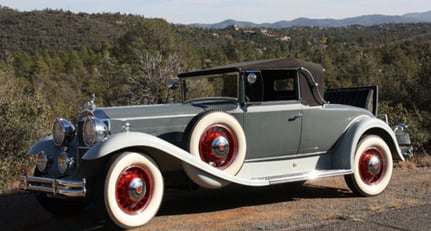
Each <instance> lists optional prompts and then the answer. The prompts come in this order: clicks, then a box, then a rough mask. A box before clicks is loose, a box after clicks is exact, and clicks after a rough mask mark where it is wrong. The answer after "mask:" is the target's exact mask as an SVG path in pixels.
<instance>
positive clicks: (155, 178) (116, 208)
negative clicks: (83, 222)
mask: <svg viewBox="0 0 431 231" xmlns="http://www.w3.org/2000/svg"><path fill="white" fill-rule="evenodd" d="M163 187H164V186H163V177H162V175H161V173H160V171H159V169H158V168H157V165H156V164H155V163H154V162H153V160H151V158H150V157H148V156H146V155H142V154H139V153H129V152H126V153H123V154H122V155H120V156H118V157H117V158H116V159H115V160H114V161H113V162H112V164H111V165H110V167H109V170H108V174H107V177H106V180H105V190H104V196H105V207H106V210H107V212H108V214H109V216H110V217H111V219H112V220H113V221H114V222H115V223H116V224H117V225H118V226H120V227H122V228H126V229H129V228H133V227H137V226H141V225H144V224H145V223H147V222H148V221H149V220H150V219H151V218H153V217H154V216H155V215H156V213H157V211H158V209H159V206H160V204H161V201H162V197H163V189H164V188H163Z"/></svg>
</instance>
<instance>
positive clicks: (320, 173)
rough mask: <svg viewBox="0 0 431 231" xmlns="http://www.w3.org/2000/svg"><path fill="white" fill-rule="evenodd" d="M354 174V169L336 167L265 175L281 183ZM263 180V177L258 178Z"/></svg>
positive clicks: (276, 182) (268, 178) (275, 182)
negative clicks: (270, 175)
mask: <svg viewBox="0 0 431 231" xmlns="http://www.w3.org/2000/svg"><path fill="white" fill-rule="evenodd" d="M349 174H353V170H351V169H336V170H315V171H312V172H304V173H297V174H288V175H282V176H272V177H265V178H264V179H265V180H268V181H269V182H270V184H281V183H288V182H295V181H303V180H312V179H317V178H323V177H333V176H343V175H349ZM257 179H258V180H261V178H257Z"/></svg>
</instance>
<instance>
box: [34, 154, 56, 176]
mask: <svg viewBox="0 0 431 231" xmlns="http://www.w3.org/2000/svg"><path fill="white" fill-rule="evenodd" d="M51 164H52V161H51V159H50V158H48V156H47V155H45V152H44V151H41V152H40V153H39V154H37V156H36V167H37V169H38V170H39V172H45V170H46V169H47V168H49V166H50V165H51Z"/></svg>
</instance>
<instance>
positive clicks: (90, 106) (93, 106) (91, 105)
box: [84, 93, 96, 112]
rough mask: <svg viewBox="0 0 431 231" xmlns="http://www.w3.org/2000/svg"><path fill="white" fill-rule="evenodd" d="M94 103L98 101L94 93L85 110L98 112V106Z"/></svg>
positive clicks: (85, 105)
mask: <svg viewBox="0 0 431 231" xmlns="http://www.w3.org/2000/svg"><path fill="white" fill-rule="evenodd" d="M94 101H96V95H95V94H94V93H93V94H91V98H90V99H89V100H88V101H87V102H86V103H85V104H84V109H85V110H88V111H91V112H93V111H94V110H96V104H95V103H94Z"/></svg>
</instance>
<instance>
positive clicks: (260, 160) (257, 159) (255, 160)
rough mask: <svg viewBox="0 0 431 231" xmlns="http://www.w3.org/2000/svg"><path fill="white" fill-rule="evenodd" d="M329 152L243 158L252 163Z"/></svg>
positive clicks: (319, 154) (319, 153)
mask: <svg viewBox="0 0 431 231" xmlns="http://www.w3.org/2000/svg"><path fill="white" fill-rule="evenodd" d="M328 153H329V152H310V153H304V154H292V155H284V156H274V157H264V158H254V159H248V160H245V162H246V163H254V162H262V161H274V160H289V159H297V158H301V157H312V156H321V155H325V154H328Z"/></svg>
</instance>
